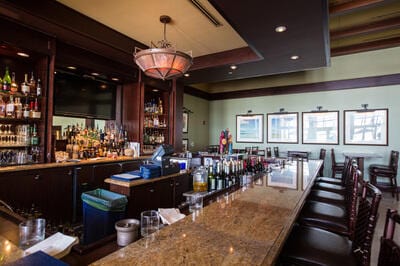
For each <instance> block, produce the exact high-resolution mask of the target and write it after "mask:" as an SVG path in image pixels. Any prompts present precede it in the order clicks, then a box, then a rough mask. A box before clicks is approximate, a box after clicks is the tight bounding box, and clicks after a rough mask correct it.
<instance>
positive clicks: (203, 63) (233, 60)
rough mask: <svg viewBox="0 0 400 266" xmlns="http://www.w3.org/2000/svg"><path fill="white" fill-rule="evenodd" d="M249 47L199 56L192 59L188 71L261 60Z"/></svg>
mask: <svg viewBox="0 0 400 266" xmlns="http://www.w3.org/2000/svg"><path fill="white" fill-rule="evenodd" d="M261 59H262V58H260V57H259V56H258V55H257V54H256V53H255V52H254V51H253V50H252V49H251V48H250V47H242V48H237V49H233V50H229V51H224V52H220V53H214V54H209V55H203V56H199V57H196V58H194V59H193V66H192V67H191V68H190V71H193V70H198V69H203V68H210V67H217V66H225V65H231V64H235V65H237V64H242V63H248V62H253V61H258V60H261Z"/></svg>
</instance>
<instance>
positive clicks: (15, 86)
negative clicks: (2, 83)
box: [10, 72, 18, 93]
mask: <svg viewBox="0 0 400 266" xmlns="http://www.w3.org/2000/svg"><path fill="white" fill-rule="evenodd" d="M10 91H11V92H12V93H16V92H18V84H17V82H15V72H12V73H11V88H10Z"/></svg>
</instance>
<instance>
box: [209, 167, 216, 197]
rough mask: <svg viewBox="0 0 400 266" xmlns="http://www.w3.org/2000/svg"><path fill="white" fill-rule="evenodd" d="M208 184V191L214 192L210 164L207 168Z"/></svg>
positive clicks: (212, 171) (213, 179)
mask: <svg viewBox="0 0 400 266" xmlns="http://www.w3.org/2000/svg"><path fill="white" fill-rule="evenodd" d="M208 184H209V189H208V191H214V190H215V188H216V187H215V178H214V170H213V165H212V164H211V165H209V166H208Z"/></svg>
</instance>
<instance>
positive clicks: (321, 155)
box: [318, 148, 326, 176]
mask: <svg viewBox="0 0 400 266" xmlns="http://www.w3.org/2000/svg"><path fill="white" fill-rule="evenodd" d="M325 157H326V150H325V149H323V148H321V149H320V150H319V159H320V160H322V165H321V168H320V169H319V172H318V176H324V165H325Z"/></svg>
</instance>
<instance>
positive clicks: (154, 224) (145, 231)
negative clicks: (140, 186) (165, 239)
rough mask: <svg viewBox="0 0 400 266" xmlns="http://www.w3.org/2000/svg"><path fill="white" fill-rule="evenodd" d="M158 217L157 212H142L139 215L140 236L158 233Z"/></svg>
mask: <svg viewBox="0 0 400 266" xmlns="http://www.w3.org/2000/svg"><path fill="white" fill-rule="evenodd" d="M159 225H160V216H159V214H158V212H157V211H154V210H150V211H143V212H142V213H141V214H140V234H141V235H142V236H143V237H147V236H149V235H151V234H153V233H155V232H157V231H158V229H159Z"/></svg>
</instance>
